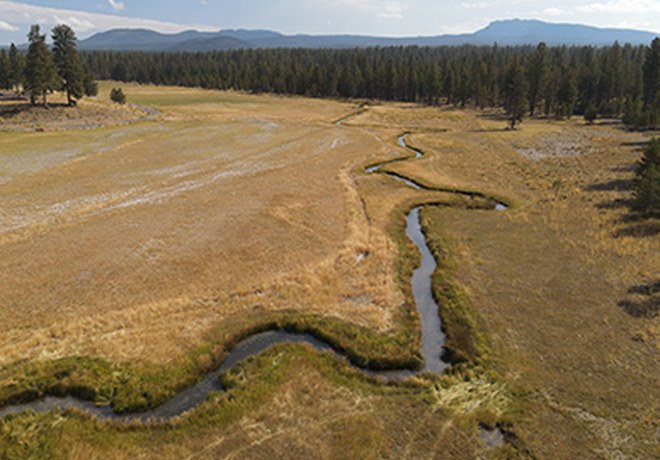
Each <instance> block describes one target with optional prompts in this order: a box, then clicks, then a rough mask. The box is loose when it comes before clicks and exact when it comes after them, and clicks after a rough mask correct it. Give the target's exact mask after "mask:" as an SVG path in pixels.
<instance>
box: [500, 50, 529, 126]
mask: <svg viewBox="0 0 660 460" xmlns="http://www.w3.org/2000/svg"><path fill="white" fill-rule="evenodd" d="M526 86H527V82H526V81H525V74H524V73H523V68H522V65H520V61H519V60H518V56H514V57H513V60H512V61H511V64H510V65H509V68H508V69H507V73H506V80H505V82H504V99H505V100H504V108H505V109H506V112H507V114H508V115H509V123H510V125H511V129H516V123H518V122H522V119H523V117H524V114H525V111H526V107H525V105H526V97H527V87H526Z"/></svg>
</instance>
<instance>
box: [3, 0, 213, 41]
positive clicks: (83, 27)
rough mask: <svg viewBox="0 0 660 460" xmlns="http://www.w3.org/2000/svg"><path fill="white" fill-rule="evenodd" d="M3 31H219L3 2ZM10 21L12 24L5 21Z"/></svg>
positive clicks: (209, 27) (197, 25) (192, 25)
mask: <svg viewBox="0 0 660 460" xmlns="http://www.w3.org/2000/svg"><path fill="white" fill-rule="evenodd" d="M0 17H2V19H3V20H1V21H0V30H7V31H10V32H16V31H17V30H18V28H17V27H16V26H15V25H21V26H25V29H26V31H27V26H29V25H31V24H40V25H42V26H44V27H50V26H53V25H55V24H61V23H65V24H68V25H70V26H71V27H73V28H74V30H76V31H77V32H80V33H83V34H84V33H85V32H92V31H99V30H108V29H113V28H129V29H137V28H145V29H152V30H156V31H159V32H165V33H176V32H182V31H184V30H189V29H197V30H202V31H215V30H217V29H218V28H217V27H212V26H206V25H199V24H178V23H173V22H163V21H154V20H151V19H140V18H129V17H123V16H113V15H109V14H99V13H88V12H84V11H76V10H66V9H61V8H46V7H42V6H35V5H28V4H25V3H19V2H14V1H5V0H0ZM5 21H10V22H11V24H10V23H8V22H5Z"/></svg>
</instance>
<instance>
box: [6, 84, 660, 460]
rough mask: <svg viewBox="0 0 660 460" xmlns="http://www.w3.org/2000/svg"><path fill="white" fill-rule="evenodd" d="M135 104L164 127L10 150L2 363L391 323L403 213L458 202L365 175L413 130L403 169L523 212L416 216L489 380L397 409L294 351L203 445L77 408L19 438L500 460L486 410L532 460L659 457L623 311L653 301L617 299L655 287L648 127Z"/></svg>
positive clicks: (202, 436) (96, 451)
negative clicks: (469, 320) (480, 427)
mask: <svg viewBox="0 0 660 460" xmlns="http://www.w3.org/2000/svg"><path fill="white" fill-rule="evenodd" d="M109 85H110V84H105V85H103V87H102V94H105V93H106V92H107V91H106V90H107V89H108V88H109ZM124 90H125V92H126V93H127V95H128V98H129V101H133V102H136V103H138V104H145V105H149V106H154V107H156V108H158V109H159V110H161V111H162V113H161V114H160V115H159V117H158V119H157V120H152V121H145V122H140V123H136V124H132V125H129V126H122V127H112V126H109V127H105V128H101V129H97V130H92V131H67V132H60V133H0V232H1V233H0V255H1V257H0V315H1V316H0V317H2V318H3V319H5V320H4V321H3V322H2V324H1V325H0V360H1V363H4V364H8V363H12V362H15V361H18V360H29V359H40V360H47V359H51V358H55V357H60V356H68V355H92V356H100V357H104V358H108V359H110V360H113V361H120V362H130V363H134V362H138V363H140V362H147V363H155V364H157V365H158V364H163V363H168V362H171V361H172V360H174V359H175V358H177V357H179V356H181V355H182V354H183V353H185V352H186V351H188V350H190V349H192V348H194V347H195V346H197V345H199V344H200V343H204V341H205V340H206V339H208V337H209V334H211V332H212V331H214V330H218V328H221V327H222V325H223V324H231V321H232V320H235V319H236V318H241V317H245V316H249V315H255V314H259V313H261V312H263V313H268V312H276V311H284V310H286V311H294V312H296V311H297V312H302V313H310V312H312V313H318V314H321V315H325V316H329V317H333V318H338V319H341V320H344V321H347V322H350V323H355V324H359V325H364V326H367V327H370V328H372V329H374V330H376V331H382V332H386V331H392V330H393V329H394V328H395V327H396V324H395V318H396V315H397V313H399V312H401V310H402V307H403V306H404V302H405V298H404V294H403V293H402V290H401V286H400V284H399V280H398V278H397V274H396V270H395V267H396V260H395V258H396V257H397V242H396V241H394V240H392V238H391V233H390V232H388V228H390V229H391V225H392V216H393V215H396V214H395V213H394V211H395V210H398V211H400V210H401V209H402V207H404V206H406V205H413V204H415V203H420V202H433V201H447V200H457V198H456V197H452V196H449V195H447V194H439V193H434V192H419V191H414V190H412V189H409V188H407V187H405V186H404V185H402V184H400V183H398V182H395V181H393V180H391V179H390V178H388V177H386V176H384V175H378V174H376V175H367V174H365V173H364V172H363V171H364V166H365V165H368V164H373V163H374V162H376V161H380V160H383V159H386V158H397V157H401V156H402V155H405V154H406V152H404V151H403V150H402V149H400V148H397V147H396V145H395V141H396V136H397V135H398V134H400V133H401V132H403V131H411V132H412V133H413V134H412V136H411V137H410V139H409V141H410V143H411V144H413V145H415V146H417V147H419V148H422V149H423V150H424V151H425V152H426V153H427V155H426V156H425V158H422V159H419V160H416V161H410V162H403V163H397V164H395V165H392V166H390V167H391V168H392V169H393V170H396V171H397V172H399V173H401V174H404V175H407V176H410V177H414V178H416V179H418V180H420V181H422V182H424V183H428V184H433V185H435V186H438V187H443V188H459V189H463V190H474V191H479V192H483V193H485V194H489V195H495V196H499V197H502V198H504V199H506V200H507V201H508V202H511V203H513V204H514V207H513V208H512V209H510V210H509V211H508V212H506V213H495V212H490V211H476V210H458V209H448V208H431V209H427V210H426V211H425V217H426V218H427V219H428V220H430V221H431V222H433V225H432V226H431V227H430V228H427V232H428V234H429V237H430V238H431V239H434V240H436V241H439V240H441V239H443V240H446V243H447V246H448V247H449V249H450V252H451V253H452V254H453V257H454V259H455V263H456V276H457V278H458V281H459V283H460V285H461V287H462V288H463V289H464V290H465V292H466V293H467V296H468V297H469V299H470V304H471V305H472V307H473V308H474V316H475V318H476V320H477V322H478V324H479V326H480V328H481V329H482V331H483V333H484V335H485V336H486V337H487V339H488V342H489V344H490V347H491V348H492V351H491V353H490V356H489V359H488V361H487V365H488V366H489V367H491V368H492V369H494V370H495V371H496V372H497V377H496V378H494V380H493V381H490V380H488V379H485V380H484V379H482V378H481V377H479V376H477V377H476V378H475V379H466V381H465V382H462V383H458V382H456V381H451V382H449V383H447V382H445V384H442V385H441V384H440V383H442V382H443V380H442V379H441V380H440V383H437V384H436V385H435V386H432V387H428V388H426V389H419V390H410V391H409V392H408V390H406V392H403V393H405V394H403V393H397V392H396V391H389V390H385V389H383V388H377V389H376V388H371V387H369V389H365V387H364V386H362V385H361V384H356V383H355V381H353V380H350V379H348V380H347V379H346V378H343V377H337V375H336V374H335V373H333V372H324V371H323V369H324V367H323V366H324V365H321V364H319V362H318V360H319V358H314V357H310V356H307V355H304V354H303V355H299V354H295V353H290V352H287V353H284V354H283V355H282V356H281V357H279V358H277V357H276V358H273V359H272V362H271V361H268V359H270V358H268V359H266V361H264V362H261V366H256V365H255V367H254V369H252V371H251V372H252V373H249V372H248V374H249V375H245V376H243V377H242V378H241V382H242V384H244V385H245V388H251V390H245V392H246V394H247V395H248V396H249V397H248V396H246V397H248V399H249V398H254V397H255V394H260V395H261V396H260V397H259V398H257V400H258V401H256V402H250V403H249V404H248V403H245V404H248V406H246V407H249V408H250V410H246V411H244V412H240V413H235V414H234V415H235V417H236V418H235V419H233V418H231V417H232V416H230V415H228V413H229V414H233V413H234V412H232V410H233V409H231V407H230V408H229V409H227V408H226V407H224V406H223V407H224V409H222V410H220V409H218V408H217V407H216V405H214V404H219V403H218V402H217V401H215V402H211V403H209V404H210V409H208V410H209V411H211V412H213V411H214V410H216V409H217V410H219V411H220V412H219V413H220V414H222V415H216V416H213V417H210V418H208V417H206V416H204V414H206V412H204V411H203V410H202V417H201V420H203V421H200V422H199V424H200V425H199V426H193V427H192V429H189V428H191V427H186V426H187V425H186V426H184V427H179V428H180V429H179V428H177V429H173V430H171V431H169V430H156V431H154V432H151V433H150V432H149V431H147V430H134V431H130V430H129V431H127V432H122V431H121V430H115V428H113V427H108V426H105V425H100V427H96V428H95V425H93V424H92V422H89V421H86V420H84V419H80V418H77V417H67V418H65V421H58V420H55V421H52V420H51V419H46V420H45V421H44V419H39V420H37V421H34V422H30V421H27V422H24V423H25V427H26V428H25V430H26V431H25V432H27V433H31V435H33V434H34V433H35V432H36V431H35V430H36V429H35V428H34V427H35V426H38V427H42V426H45V425H43V424H44V423H47V424H48V423H51V422H52V426H51V425H48V427H47V428H44V429H45V430H46V432H47V433H48V435H46V436H45V438H46V439H51V440H52V439H53V438H52V436H54V435H52V433H54V432H56V431H57V430H60V431H58V433H59V435H58V436H59V438H58V439H59V440H60V441H59V442H58V444H59V446H60V447H59V448H60V449H64V450H61V452H64V453H63V454H62V455H63V456H68V457H72V458H95V457H97V458H98V457H104V458H107V457H112V458H135V457H140V456H153V455H154V454H157V455H159V456H162V457H169V458H185V457H187V456H192V458H195V457H197V458H218V457H223V458H224V457H228V458H265V457H277V456H288V457H292V458H296V457H297V458H309V457H318V458H342V454H344V453H349V454H350V455H351V456H352V458H369V456H370V455H371V456H372V457H373V458H388V457H389V458H420V457H423V458H429V457H434V456H438V457H451V458H461V457H468V458H474V457H475V456H477V455H485V456H489V455H492V456H493V457H495V458H498V455H499V456H501V457H506V456H507V455H509V454H511V452H510V451H509V450H507V449H506V448H505V449H504V450H501V451H494V452H490V453H488V452H486V453H484V452H482V447H481V445H480V442H479V441H478V440H477V438H476V432H475V423H476V421H477V420H479V419H480V418H483V417H484V413H485V414H491V417H492V419H493V420H500V419H501V417H505V418H506V419H509V420H511V421H512V422H513V427H514V430H515V432H516V434H517V435H518V436H519V437H520V439H521V441H520V442H521V445H523V446H526V448H528V449H529V451H530V452H531V453H532V454H534V455H535V456H537V457H539V458H655V457H657V456H658V452H657V429H658V426H657V420H658V419H659V418H660V414H658V408H659V402H660V401H659V400H658V392H657V388H659V387H660V375H659V374H660V372H659V369H658V366H657V362H658V355H659V351H660V341H659V337H658V333H659V329H658V328H659V326H660V324H659V323H658V321H659V320H658V318H657V317H655V318H652V317H639V316H634V315H633V314H631V313H635V312H636V311H637V310H635V309H634V308H631V307H630V305H629V304H630V303H632V304H635V302H641V301H643V300H644V299H641V300H640V295H641V294H639V289H638V290H633V291H630V290H631V288H633V287H634V286H638V285H643V284H648V283H651V282H653V281H656V280H657V279H658V278H660V273H658V267H659V266H660V265H659V263H658V262H659V261H658V254H659V253H660V241H659V238H658V237H657V233H656V234H653V231H654V230H653V227H652V225H654V223H651V224H650V225H651V227H649V225H647V226H646V228H642V226H640V224H639V223H636V222H630V221H626V219H625V218H626V215H627V210H626V208H625V206H622V202H621V200H624V199H625V198H626V197H627V195H628V194H629V191H627V190H626V189H625V187H626V185H627V183H626V180H627V179H628V178H630V177H631V175H632V172H631V170H630V165H631V164H633V163H634V161H635V160H636V159H637V158H638V157H639V152H637V151H636V149H635V146H634V145H633V144H634V143H635V142H639V141H642V140H643V139H644V137H643V136H640V135H636V134H630V133H625V132H623V131H621V130H619V129H618V127H616V126H609V125H606V124H603V125H597V126H586V125H584V124H583V123H582V122H581V121H577V120H573V121H568V122H555V121H526V122H525V123H524V125H523V129H522V130H519V131H515V132H512V131H505V130H503V129H502V128H503V127H504V126H505V125H506V123H505V121H502V120H499V119H497V116H496V114H488V113H487V114H480V113H476V112H472V111H459V110H450V109H437V108H421V107H418V106H412V105H405V104H386V105H381V106H375V107H371V108H369V110H368V111H367V112H366V113H364V114H361V115H359V116H357V117H355V118H351V119H350V120H348V121H346V123H345V125H344V126H340V127H337V126H333V125H332V121H333V120H337V119H339V118H340V117H341V116H342V115H343V114H346V113H350V112H351V111H352V110H354V108H355V107H354V106H353V105H351V104H343V103H339V102H333V101H319V100H308V99H303V98H282V97H276V96H251V95H245V94H239V93H224V92H210V91H202V90H194V89H173V88H155V87H139V86H136V85H124ZM644 232H646V233H644ZM366 254H368V257H366V258H365V257H364V255H366ZM642 297H643V295H642ZM626 301H628V302H629V304H626V303H623V302H626ZM626 305H628V307H626ZM269 356H270V355H269ZM277 356H279V355H277ZM321 361H322V360H321ZM280 362H286V363H288V364H286V365H284V366H280V367H278V366H279V363H280ZM325 365H326V366H327V365H328V364H327V363H326V364H325ZM275 368H277V369H279V371H278V372H281V373H282V374H281V375H280V374H277V375H278V377H277V378H276V379H275V380H272V378H271V377H272V376H271V377H268V375H270V374H268V373H269V372H271V370H272V369H275ZM272 372H274V371H272ZM266 374H267V375H266ZM447 378H448V377H447ZM264 380H265V381H268V382H271V383H268V385H270V386H268V389H267V390H265V389H262V388H261V386H260V385H262V383H260V382H263V381H264ZM450 380H451V379H450ZM263 385H266V384H265V383H264V384H263ZM240 388H241V387H240V386H239V389H240ZM237 391H238V390H237ZM260 392H263V394H262V393H260ZM239 399H240V398H239ZM241 401H242V400H241ZM250 401H251V400H250ZM511 407H516V408H517V411H518V412H517V413H516V414H514V415H511V414H510V410H511ZM226 410H229V412H226ZM475 414H476V415H475ZM45 417H54V416H53V415H50V416H45ZM205 417H206V418H205ZM230 419H231V420H232V422H231V423H229V422H228V420H230ZM20 423H23V422H20ZM20 423H19V422H16V424H15V425H10V426H9V428H8V429H17V430H18V429H19V428H20V427H21V426H22V425H20ZM61 424H63V425H61ZM193 424H194V423H193ZM60 426H61V427H62V428H57V429H56V428H53V427H60ZM17 427H18V428H17ZM19 431H20V430H19ZM20 433H23V432H22V431H20ZM62 446H63V447H62ZM200 446H201V447H200Z"/></svg>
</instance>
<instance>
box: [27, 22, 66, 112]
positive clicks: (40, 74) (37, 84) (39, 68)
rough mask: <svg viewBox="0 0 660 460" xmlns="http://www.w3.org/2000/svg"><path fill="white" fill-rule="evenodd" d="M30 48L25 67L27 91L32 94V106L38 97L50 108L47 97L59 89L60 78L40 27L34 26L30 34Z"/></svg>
mask: <svg viewBox="0 0 660 460" xmlns="http://www.w3.org/2000/svg"><path fill="white" fill-rule="evenodd" d="M28 40H29V42H30V46H29V48H28V54H27V64H26V67H25V89H26V90H27V91H28V92H29V93H30V100H31V101H32V104H35V103H36V100H37V97H38V96H39V95H41V96H42V97H43V100H42V101H43V104H44V107H47V106H48V101H47V99H46V96H47V94H48V92H49V91H53V90H55V89H58V87H59V76H58V74H57V67H55V62H54V61H53V57H52V55H51V54H50V51H49V50H48V46H46V36H45V35H41V30H40V28H39V26H38V25H34V26H32V28H31V29H30V33H29V34H28Z"/></svg>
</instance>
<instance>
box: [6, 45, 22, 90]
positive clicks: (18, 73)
mask: <svg viewBox="0 0 660 460" xmlns="http://www.w3.org/2000/svg"><path fill="white" fill-rule="evenodd" d="M9 67H10V71H9V84H10V85H11V87H12V88H14V90H15V91H16V92H17V93H18V92H19V91H20V87H21V85H22V84H23V80H24V76H25V57H24V56H23V55H22V54H21V53H19V52H18V48H16V45H15V44H13V43H12V44H11V46H10V47H9Z"/></svg>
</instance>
